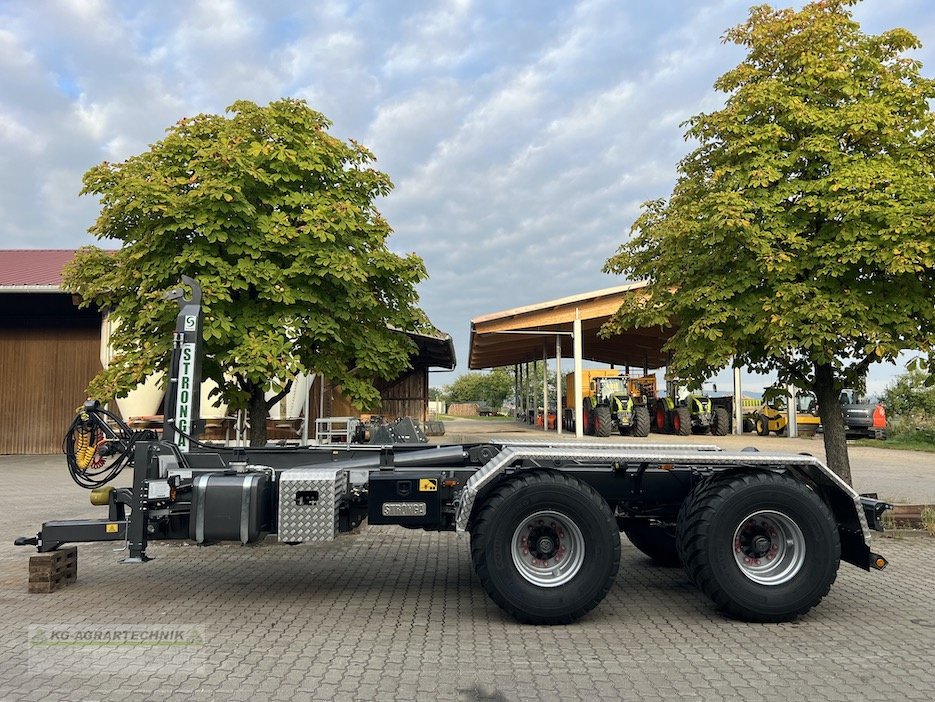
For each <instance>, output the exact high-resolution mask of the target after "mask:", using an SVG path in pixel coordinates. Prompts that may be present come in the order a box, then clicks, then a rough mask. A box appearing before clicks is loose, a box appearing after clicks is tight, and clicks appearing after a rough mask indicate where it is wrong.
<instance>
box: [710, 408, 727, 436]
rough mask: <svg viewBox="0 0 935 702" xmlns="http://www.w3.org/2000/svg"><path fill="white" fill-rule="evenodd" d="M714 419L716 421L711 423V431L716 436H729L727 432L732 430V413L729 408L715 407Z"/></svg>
mask: <svg viewBox="0 0 935 702" xmlns="http://www.w3.org/2000/svg"><path fill="white" fill-rule="evenodd" d="M712 419H713V420H714V421H713V422H712V425H711V433H712V434H714V435H715V436H727V432H728V431H730V415H729V414H728V413H727V410H726V409H725V408H723V407H715V408H714V415H713V416H712Z"/></svg>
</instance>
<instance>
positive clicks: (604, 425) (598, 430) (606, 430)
mask: <svg viewBox="0 0 935 702" xmlns="http://www.w3.org/2000/svg"><path fill="white" fill-rule="evenodd" d="M611 423H612V419H611V416H610V407H606V406H604V405H601V406H600V407H595V408H594V436H602V437H604V436H610V429H611Z"/></svg>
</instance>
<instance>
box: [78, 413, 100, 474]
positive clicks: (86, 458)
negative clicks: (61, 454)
mask: <svg viewBox="0 0 935 702" xmlns="http://www.w3.org/2000/svg"><path fill="white" fill-rule="evenodd" d="M81 420H82V421H85V422H86V421H87V420H88V415H87V413H85V412H82V413H81ZM75 431H76V433H77V436H75V462H76V463H77V464H78V467H79V468H80V469H81V470H87V469H88V467H89V466H90V465H91V461H93V460H94V453H95V451H96V450H97V447H96V446H91V431H90V430H88V429H84V428H78V429H76V430H75Z"/></svg>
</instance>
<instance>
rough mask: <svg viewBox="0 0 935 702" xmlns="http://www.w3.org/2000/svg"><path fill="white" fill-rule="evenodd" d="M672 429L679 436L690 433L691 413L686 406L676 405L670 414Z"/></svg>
mask: <svg viewBox="0 0 935 702" xmlns="http://www.w3.org/2000/svg"><path fill="white" fill-rule="evenodd" d="M672 429H673V430H674V431H675V433H676V434H678V435H679V436H688V435H689V434H691V433H692V413H691V412H690V411H689V409H688V408H687V407H676V408H675V414H674V415H673V416H672Z"/></svg>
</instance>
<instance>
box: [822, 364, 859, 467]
mask: <svg viewBox="0 0 935 702" xmlns="http://www.w3.org/2000/svg"><path fill="white" fill-rule="evenodd" d="M815 397H816V398H817V399H818V414H819V416H820V417H821V425H822V429H823V431H824V439H825V458H826V460H827V461H828V467H829V468H831V470H833V471H834V472H835V473H836V474H837V475H838V476H839V477H840V478H842V479H843V480H844V481H845V482H846V483H847V484H848V485H850V484H851V462H850V458H848V455H847V437H846V436H845V434H844V413H843V411H842V409H841V388H840V385H839V383H838V382H836V381H835V378H834V368H833V367H832V365H831V364H830V363H823V364H821V365H817V364H816V365H815Z"/></svg>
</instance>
